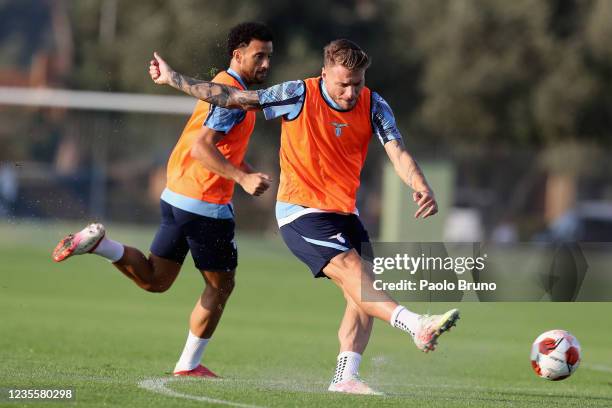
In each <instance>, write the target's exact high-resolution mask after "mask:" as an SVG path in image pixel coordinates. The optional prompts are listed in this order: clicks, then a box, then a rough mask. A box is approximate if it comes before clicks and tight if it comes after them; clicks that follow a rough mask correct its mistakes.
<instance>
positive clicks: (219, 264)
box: [151, 200, 238, 272]
mask: <svg viewBox="0 0 612 408" xmlns="http://www.w3.org/2000/svg"><path fill="white" fill-rule="evenodd" d="M160 206H161V218H162V219H161V225H160V226H159V230H158V231H157V234H156V235H155V238H154V239H153V243H152V244H151V253H153V254H154V255H157V256H159V257H161V258H165V259H170V260H173V261H176V262H178V263H180V264H182V263H183V261H184V260H185V256H187V252H188V251H191V257H192V258H193V262H194V263H195V266H196V268H198V269H199V270H206V271H218V272H229V271H233V270H234V269H236V266H237V265H238V249H237V247H236V242H235V241H234V228H235V224H234V220H233V219H217V218H210V217H205V216H203V215H199V214H194V213H191V212H188V211H184V210H181V209H180V208H176V207H174V206H172V205H170V204H168V203H167V202H165V201H164V200H160Z"/></svg>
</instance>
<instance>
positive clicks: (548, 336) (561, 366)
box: [531, 330, 580, 381]
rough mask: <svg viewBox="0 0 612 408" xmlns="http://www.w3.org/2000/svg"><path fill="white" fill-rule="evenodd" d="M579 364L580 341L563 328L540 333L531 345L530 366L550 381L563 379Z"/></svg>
mask: <svg viewBox="0 0 612 408" xmlns="http://www.w3.org/2000/svg"><path fill="white" fill-rule="evenodd" d="M579 364H580V343H578V340H577V339H576V337H574V336H573V335H572V334H571V333H569V332H567V331H565V330H550V331H547V332H545V333H542V334H540V335H539V336H538V338H537V339H535V341H534V342H533V345H532V346H531V366H532V367H533V371H535V373H536V374H537V375H538V376H539V377H541V378H545V379H547V380H551V381H559V380H564V379H566V378H567V377H569V376H570V375H572V374H573V373H574V372H575V371H576V370H577V369H578V365H579Z"/></svg>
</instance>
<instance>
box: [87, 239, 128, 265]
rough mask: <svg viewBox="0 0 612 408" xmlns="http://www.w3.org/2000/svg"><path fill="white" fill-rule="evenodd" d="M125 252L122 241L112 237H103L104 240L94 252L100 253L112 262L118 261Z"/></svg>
mask: <svg viewBox="0 0 612 408" xmlns="http://www.w3.org/2000/svg"><path fill="white" fill-rule="evenodd" d="M123 252H125V247H124V246H123V244H122V243H121V242H117V241H113V240H112V239H110V238H106V237H104V238H102V241H100V243H99V244H98V246H97V247H96V249H94V250H93V253H94V254H96V255H100V256H102V257H104V258H106V259H108V260H109V261H111V262H117V261H118V260H120V259H121V257H122V256H123Z"/></svg>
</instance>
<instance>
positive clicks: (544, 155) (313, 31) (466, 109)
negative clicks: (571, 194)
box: [0, 0, 612, 222]
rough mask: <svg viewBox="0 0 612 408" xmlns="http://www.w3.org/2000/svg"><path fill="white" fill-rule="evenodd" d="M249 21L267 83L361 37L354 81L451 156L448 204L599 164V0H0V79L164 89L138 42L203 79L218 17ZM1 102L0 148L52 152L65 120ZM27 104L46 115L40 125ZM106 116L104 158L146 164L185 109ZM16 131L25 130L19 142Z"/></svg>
mask: <svg viewBox="0 0 612 408" xmlns="http://www.w3.org/2000/svg"><path fill="white" fill-rule="evenodd" d="M247 20H255V21H261V22H265V23H267V24H268V25H269V26H270V27H271V28H272V30H273V32H274V34H275V41H274V48H275V53H274V58H273V66H272V70H271V75H270V77H269V79H268V81H267V83H266V84H265V85H272V84H274V83H278V82H281V81H285V80H291V79H299V78H304V77H308V76H315V75H318V74H319V72H320V67H321V59H322V58H321V50H322V47H323V46H324V45H325V44H326V43H327V42H329V41H330V40H332V39H335V38H341V37H345V38H349V39H352V40H354V41H356V42H357V43H359V44H360V45H361V46H362V47H363V48H364V49H365V50H366V51H367V52H368V53H369V54H370V55H371V57H372V58H373V65H372V67H371V68H370V69H369V71H368V74H367V83H368V86H369V87H370V88H372V89H373V90H375V91H377V92H379V93H380V94H381V95H383V97H384V98H385V99H387V101H388V102H389V103H390V105H391V106H392V108H393V110H394V112H395V116H396V119H397V121H398V124H399V127H400V129H401V131H402V133H403V136H404V139H405V141H406V143H407V145H408V146H409V148H410V149H411V150H412V151H413V152H415V154H416V155H417V157H418V158H420V159H423V160H427V159H429V158H436V159H439V158H441V157H443V158H444V159H445V160H450V161H452V162H453V163H454V164H455V167H456V169H457V170H456V182H455V185H456V188H457V191H458V193H457V194H456V195H455V197H456V198H455V203H454V204H455V205H466V206H472V207H474V206H476V207H480V209H481V210H483V211H484V210H487V208H488V209H489V210H491V209H495V207H496V206H497V207H499V206H500V205H502V204H507V205H509V206H511V207H512V206H514V207H513V208H512V209H510V210H508V208H505V209H504V210H499V208H498V209H497V210H495V211H493V212H491V211H489V214H490V217H489V218H490V219H491V220H496V219H499V218H500V217H504V216H505V215H503V214H506V213H507V212H508V211H510V212H520V211H526V212H529V211H531V212H534V211H535V212H538V211H540V212H541V211H542V207H543V206H545V203H544V204H543V202H544V201H545V200H546V197H545V194H543V195H542V197H539V198H538V197H536V198H535V199H532V198H531V197H530V195H531V194H530V193H529V192H530V191H533V190H534V189H536V190H537V189H538V188H540V189H546V181H545V180H546V177H545V176H542V174H543V175H546V174H549V175H550V174H569V175H570V177H571V178H576V177H578V178H579V177H583V176H588V177H591V178H596V179H597V180H605V179H607V178H608V179H609V178H610V177H609V176H610V174H611V173H612V169H611V167H610V164H609V160H607V159H606V157H607V154H608V152H609V148H610V141H611V140H612V138H611V133H612V132H611V130H612V1H609V0H514V1H504V0H427V1H421V0H409V1H406V0H334V1H329V0H309V1H294V2H288V1H283V0H266V1H263V0H249V1H238V0H227V1H224V2H209V1H201V0H177V1H163V0H146V1H145V0H130V1H128V0H79V1H68V0H12V1H11V0H0V21H1V24H0V69H1V70H3V72H4V74H3V75H2V77H3V79H0V84H3V85H7V84H8V85H26V86H49V87H59V88H69V89H75V90H98V91H112V92H139V93H148V94H176V91H174V90H172V89H170V88H167V87H157V86H155V85H154V84H152V83H151V81H150V79H149V78H148V75H147V66H148V61H149V60H150V58H151V54H152V52H153V51H154V50H157V51H158V52H160V53H161V55H163V56H164V57H165V58H166V59H167V61H168V62H169V63H170V64H171V65H172V66H173V67H174V68H175V69H177V70H179V71H182V72H184V73H186V74H189V75H192V76H195V77H197V78H202V79H209V78H211V76H212V75H214V73H215V72H216V71H218V70H220V69H224V68H225V67H226V66H227V63H228V57H227V53H226V49H225V41H226V35H227V32H228V30H229V28H230V27H232V26H233V25H235V24H237V23H239V22H242V21H247ZM41 59H42V60H43V61H44V62H43V63H41V62H40V60H41ZM41 66H42V68H41ZM39 71H43V73H42V74H41V73H40V72H39ZM20 75H21V76H22V77H23V78H21V77H20ZM19 78H21V79H19ZM0 114H3V115H9V116H10V117H11V118H13V120H11V121H10V122H11V123H10V124H9V123H7V127H6V128H5V131H4V132H2V133H1V134H0V138H3V139H0V140H4V141H6V142H7V143H6V146H12V149H13V150H10V149H9V150H7V151H5V153H4V154H3V155H1V154H0V158H3V159H4V160H8V159H11V158H12V157H30V156H32V154H33V153H32V149H34V148H33V147H32V146H33V144H32V140H39V141H41V142H42V145H45V144H46V145H48V146H47V148H46V149H47V150H48V151H51V150H53V148H54V147H57V146H56V145H53V143H52V142H51V140H57V139H61V137H62V136H61V135H60V134H64V135H65V133H66V132H65V129H64V130H63V131H62V130H58V129H60V128H61V127H62V125H61V123H62V122H64V121H65V119H61V120H58V121H57V122H54V121H53V120H49V116H50V115H46V116H45V115H44V114H41V113H40V112H34V113H32V112H30V113H29V114H20V115H15V114H14V112H13V111H11V110H10V109H9V110H6V109H5V110H4V111H2V112H0ZM36 115H39V116H40V115H42V116H44V117H45V118H46V119H45V120H42V121H43V122H46V125H45V126H46V127H47V128H50V129H51V130H49V131H48V132H42V133H41V132H39V133H40V134H41V135H40V136H38V139H36V138H35V137H34V138H33V136H32V135H33V134H36V132H37V131H35V130H33V129H34V126H33V125H32V123H36ZM51 116H52V115H51ZM19 117H22V118H23V121H24V122H23V123H21V122H20V120H18V118H19ZM109 118H110V119H109V120H110V121H111V123H113V125H112V126H110V128H109V132H112V133H115V134H120V135H121V136H120V137H121V139H120V140H121V143H114V142H111V145H112V146H111V150H112V152H113V153H112V154H111V158H112V159H114V160H116V161H118V160H127V159H128V158H130V157H131V158H132V160H135V158H142V156H143V145H146V146H147V150H146V151H147V152H148V153H146V154H145V155H144V156H146V157H147V158H148V163H149V164H150V163H151V162H154V163H156V164H158V165H163V162H164V161H165V158H166V157H167V154H168V152H169V150H170V149H171V148H172V145H173V143H174V140H175V139H176V137H178V135H179V134H180V130H181V127H182V124H183V123H184V121H185V120H186V118H171V119H168V118H167V119H160V118H150V119H148V120H145V121H143V120H141V118H138V115H135V116H130V117H125V116H122V115H118V114H109ZM4 122H5V120H3V123H4ZM49 123H50V124H49ZM54 123H55V125H53V124H54ZM6 129H10V130H6ZM53 129H55V130H53ZM160 129H162V130H163V132H164V134H161V135H160ZM54 132H55V133H54ZM16 133H22V134H23V133H25V134H28V135H30V136H31V137H30V138H28V139H27V141H23V142H21V143H20V142H17V141H16V140H15V138H14V135H15V134H16ZM278 133H279V127H278V123H264V120H263V117H261V116H260V117H259V121H258V125H257V127H256V133H255V135H254V138H253V139H252V140H253V142H252V143H251V150H250V153H249V156H250V157H251V159H252V161H254V163H255V164H256V165H259V166H260V167H262V168H263V169H264V170H267V171H271V172H275V171H277V167H278V165H277V162H276V158H275V157H276V151H277V149H278ZM53 134H55V135H56V136H53V137H52V136H49V135H53ZM58 135H59V136H58ZM9 139H10V140H9ZM39 147H40V146H39ZM34 150H36V149H34ZM39 150H41V151H42V152H43V153H40V154H42V155H44V154H45V153H44V152H45V151H46V150H45V148H44V147H40V148H39ZM371 151H372V154H371V157H370V158H369V163H370V164H368V165H367V166H366V169H365V171H364V174H363V179H364V187H365V188H366V189H367V191H368V192H376V191H379V187H378V186H377V185H378V184H380V175H381V169H380V166H381V163H382V160H384V152H383V150H382V149H380V148H379V147H378V146H376V147H372V149H371ZM9 152H11V153H9ZM24 152H25V153H24ZM46 154H47V155H49V154H50V153H48V152H47V153H46ZM28 155H29V156H28ZM2 156H4V157H2ZM136 161H137V160H136ZM145 161H146V160H145ZM115 164H117V165H118V163H115ZM143 166H144V167H146V165H143ZM576 180H578V179H576ZM571 183H574V184H575V183H578V181H574V182H570V184H571ZM596 185H597V187H596V188H595V187H593V186H592V185H591V184H588V183H587V184H584V185H583V186H587V187H584V188H582V187H581V188H578V189H577V192H576V193H575V195H577V197H578V198H577V199H580V197H581V194H582V198H587V199H593V198H595V199H610V200H612V188H611V187H610V186H609V185H608V184H606V182H604V181H601V182H598V183H596ZM585 189H586V190H585ZM583 190H584V191H583ZM462 191H463V194H462V193H461V192H462ZM474 191H475V192H476V194H475V195H476V197H477V198H476V199H474V198H472V199H470V198H469V197H473V196H474V194H471V193H470V192H474ZM517 196H520V197H522V200H521V199H517V198H516V197H517ZM466 197H468V198H466ZM487 197H489V198H487ZM491 197H492V198H491ZM271 200H273V197H272V198H271ZM574 201H576V198H572V199H570V200H569V201H568V203H569V204H568V206H569V205H571V203H572V202H574ZM508 203H515V204H508ZM266 205H268V203H266ZM373 206H374V207H376V205H375V204H373ZM565 209H567V208H565ZM375 211H380V206H378V209H377V210H375ZM559 211H561V212H562V210H559ZM559 211H557V212H559ZM485 212H486V211H485ZM556 215H558V214H556ZM551 217H552V218H554V216H551ZM485 218H486V217H485ZM492 222H494V221H492Z"/></svg>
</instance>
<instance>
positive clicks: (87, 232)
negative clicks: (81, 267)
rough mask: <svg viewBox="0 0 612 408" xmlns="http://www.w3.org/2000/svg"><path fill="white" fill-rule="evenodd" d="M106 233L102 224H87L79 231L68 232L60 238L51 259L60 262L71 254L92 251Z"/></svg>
mask: <svg viewBox="0 0 612 408" xmlns="http://www.w3.org/2000/svg"><path fill="white" fill-rule="evenodd" d="M105 233H106V231H105V229H104V225H102V224H98V223H93V224H89V225H88V226H86V227H85V228H83V229H82V230H81V231H79V232H77V233H74V234H70V235H68V236H66V237H64V239H62V240H61V241H60V242H59V243H58V244H57V246H56V247H55V249H54V250H53V255H52V257H53V260H54V261H55V262H61V261H63V260H64V259H67V258H70V257H71V256H73V255H82V254H86V253H88V252H92V251H93V250H94V249H96V247H97V246H98V244H99V243H100V241H102V238H104V234H105Z"/></svg>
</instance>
